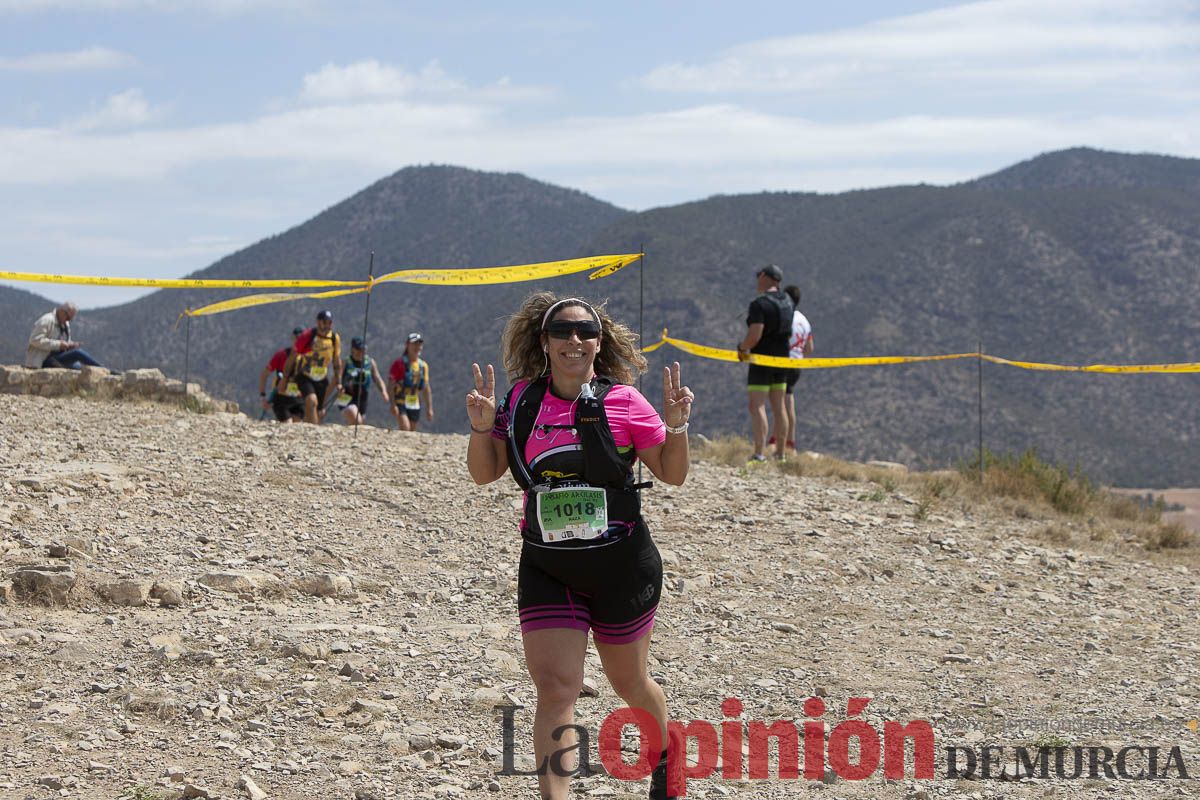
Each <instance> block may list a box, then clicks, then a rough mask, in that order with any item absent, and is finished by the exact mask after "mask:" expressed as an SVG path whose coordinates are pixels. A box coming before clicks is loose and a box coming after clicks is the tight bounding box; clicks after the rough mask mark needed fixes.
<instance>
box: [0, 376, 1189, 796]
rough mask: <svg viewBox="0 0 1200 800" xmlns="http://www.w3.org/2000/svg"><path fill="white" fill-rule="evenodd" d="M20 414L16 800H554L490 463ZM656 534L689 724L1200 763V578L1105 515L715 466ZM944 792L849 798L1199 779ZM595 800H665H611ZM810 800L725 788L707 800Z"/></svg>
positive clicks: (141, 416)
mask: <svg viewBox="0 0 1200 800" xmlns="http://www.w3.org/2000/svg"><path fill="white" fill-rule="evenodd" d="M0 413H2V414H3V415H4V417H5V419H6V420H8V423H7V424H6V425H5V426H3V428H0V486H3V494H2V496H0V600H3V602H2V603H0V796H2V797H6V798H7V797H12V798H27V797H30V798H39V797H50V796H59V797H76V798H95V797H106V798H107V797H123V798H138V800H149V798H179V797H222V798H245V797H255V798H262V797H264V796H265V797H267V798H272V799H274V800H308V799H309V798H316V797H320V798H352V797H353V798H385V797H404V798H437V797H527V796H533V791H534V789H533V783H532V780H531V779H530V778H527V777H509V776H503V775H498V772H499V770H500V758H501V756H502V752H501V745H502V739H501V725H500V722H499V721H498V719H497V718H496V717H495V712H494V711H493V709H494V707H495V706H497V705H510V704H516V705H523V706H526V707H525V708H523V709H520V710H518V711H517V712H515V714H516V716H515V720H516V741H517V743H518V751H517V754H518V756H519V758H518V759H517V766H518V767H527V766H529V758H528V754H529V748H528V742H529V737H530V735H531V734H530V730H531V724H532V713H531V711H530V708H529V705H530V704H531V702H532V700H533V695H532V691H531V685H530V683H529V680H528V678H527V677H526V676H525V674H524V665H523V659H522V653H521V648H520V639H519V633H518V627H517V618H516V613H515V598H514V591H515V584H514V579H515V575H516V569H517V561H518V555H519V546H518V538H517V534H516V531H515V528H514V526H515V523H516V518H517V513H516V511H515V509H514V505H515V500H516V496H517V493H516V491H515V490H514V487H513V486H512V485H511V483H510V482H509V481H508V480H507V479H504V480H501V481H499V482H497V483H496V484H493V485H490V486H487V487H482V488H481V487H476V486H474V485H473V484H472V483H471V482H470V481H469V479H468V478H467V476H466V473H465V470H464V468H463V452H464V448H465V446H466V440H465V438H463V437H461V436H441V435H429V434H415V435H402V434H399V433H397V432H388V431H385V430H381V429H376V428H363V429H361V430H360V431H359V432H358V436H357V438H355V436H354V433H353V431H351V430H350V429H347V428H344V427H341V426H332V425H330V426H324V427H321V428H315V429H314V428H310V427H306V426H276V425H258V424H255V423H253V422H251V421H249V420H248V419H247V418H246V417H244V416H240V415H233V414H224V413H218V414H212V415H188V414H183V413H182V412H181V411H180V410H179V409H177V408H175V407H171V406H163V405H158V404H138V403H105V402H83V401H80V400H73V399H38V398H29V397H19V396H6V395H0ZM453 413H454V412H453V411H448V412H447V414H448V415H450V414H453ZM646 507H647V513H648V518H649V520H650V524H651V527H652V529H653V531H654V536H655V538H656V540H657V541H658V543H659V547H660V548H661V551H662V555H663V561H664V564H665V567H666V576H667V577H666V591H665V594H664V599H663V602H662V605H661V608H660V611H659V617H658V620H659V621H658V624H657V625H656V628H655V633H654V645H653V660H652V662H651V672H652V674H653V676H654V677H655V679H656V680H658V681H659V682H660V683H662V684H663V686H664V687H665V689H666V691H667V694H668V697H669V699H670V707H671V710H672V712H673V714H674V715H675V716H676V717H683V718H688V719H691V718H696V719H704V720H710V721H713V722H720V721H721V720H723V719H724V717H723V716H722V715H721V702H722V701H723V700H724V699H725V698H727V697H737V698H739V699H741V700H742V701H743V703H744V704H745V718H746V719H757V720H766V721H774V720H778V719H789V718H792V719H796V720H803V719H804V715H803V710H802V704H803V701H804V699H805V698H807V697H809V696H811V695H814V694H816V695H820V696H823V697H824V698H825V700H826V702H827V704H828V706H829V709H830V710H829V712H828V713H827V714H826V716H825V719H826V720H827V721H828V722H829V724H830V725H831V726H834V725H837V724H838V723H839V722H840V721H841V720H842V719H844V709H845V706H846V702H847V698H849V697H852V696H854V697H870V698H871V702H870V705H869V707H868V709H867V711H866V712H865V718H866V719H867V721H868V722H870V723H871V724H872V725H874V726H875V727H876V728H879V727H880V726H881V725H882V721H883V720H888V719H890V720H900V721H908V720H914V719H927V720H930V721H931V722H932V723H933V725H934V729H935V732H936V736H937V746H938V750H939V753H941V752H942V750H943V748H944V747H946V746H949V745H958V746H963V747H976V748H978V747H979V746H980V745H981V744H982V743H997V744H1004V745H1006V746H1013V745H1017V744H1025V743H1029V742H1031V741H1035V740H1040V741H1043V742H1045V741H1061V742H1064V743H1066V744H1069V745H1072V746H1073V745H1107V746H1110V747H1112V748H1114V749H1115V748H1118V747H1120V746H1122V745H1123V744H1125V743H1156V744H1159V745H1161V746H1163V748H1164V751H1163V756H1162V758H1163V759H1165V757H1166V755H1165V754H1166V749H1167V748H1169V747H1170V746H1173V745H1179V746H1180V747H1181V748H1182V750H1181V753H1182V754H1183V755H1184V757H1185V758H1186V759H1187V764H1188V766H1189V768H1191V767H1196V768H1200V762H1198V761H1197V759H1198V758H1200V739H1197V735H1196V734H1195V733H1194V732H1192V731H1191V730H1190V729H1189V728H1188V727H1186V724H1185V723H1186V722H1187V720H1189V719H1191V718H1193V717H1195V716H1196V708H1197V706H1198V704H1200V659H1198V658H1197V655H1198V653H1197V644H1196V642H1197V641H1200V623H1198V622H1197V620H1200V580H1198V578H1197V575H1196V573H1195V571H1194V569H1195V559H1194V558H1193V559H1192V560H1191V561H1190V562H1188V563H1191V564H1192V565H1193V566H1192V567H1191V568H1189V567H1187V566H1183V564H1182V563H1181V562H1179V561H1178V559H1177V558H1176V559H1175V561H1174V562H1173V563H1167V562H1166V561H1165V560H1161V559H1158V558H1156V557H1154V556H1153V554H1150V553H1146V552H1145V551H1143V550H1141V549H1140V548H1139V547H1137V546H1136V544H1135V543H1134V542H1132V541H1127V538H1126V537H1125V536H1123V535H1121V534H1120V532H1119V531H1118V532H1117V533H1116V534H1112V535H1107V538H1105V537H1106V534H1104V532H1103V531H1102V530H1100V529H1099V528H1096V527H1095V525H1096V521H1095V520H1090V521H1089V520H1083V519H1079V520H1071V519H1060V518H1057V517H1052V516H1050V515H1048V514H1047V513H1046V512H1043V511H1040V510H1038V509H1037V508H1032V507H1027V506H1023V505H1019V504H1008V505H1003V504H998V505H995V506H994V507H993V506H978V507H977V506H970V505H965V504H962V503H958V502H954V501H952V500H946V501H944V502H939V503H934V504H930V503H929V502H927V500H925V499H919V498H914V497H910V496H906V495H905V493H904V491H903V490H900V489H897V488H896V484H894V483H891V482H889V481H887V480H884V481H882V482H880V483H869V484H863V483H847V482H844V481H839V480H836V479H832V478H803V477H802V478H797V477H794V476H791V475H788V474H785V473H783V472H780V471H778V470H776V469H775V468H774V467H773V466H768V467H765V468H763V470H762V471H760V472H753V473H747V472H745V471H741V470H736V469H731V468H728V467H721V466H716V465H713V464H707V463H697V464H695V465H694V466H693V473H692V475H691V477H690V478H689V480H688V482H687V484H686V485H685V486H684V487H682V488H670V487H665V486H655V487H654V488H653V489H651V490H650V491H649V492H648V494H647V496H646ZM587 677H588V680H589V681H590V684H591V685H592V686H594V687H595V693H594V695H595V696H587V697H584V698H582V699H581V700H580V704H579V713H580V720H579V721H580V723H581V724H583V725H585V726H586V727H587V728H588V729H589V730H590V731H592V732H593V740H592V742H593V744H592V752H593V755H592V758H591V761H592V763H593V764H594V763H596V762H597V760H598V759H597V757H596V756H595V738H594V733H595V731H596V729H597V727H598V725H599V724H600V722H601V720H602V719H603V717H604V715H605V714H607V713H608V712H609V711H610V710H612V709H613V708H614V707H615V706H616V704H617V703H616V700H615V698H614V695H613V693H612V691H611V690H610V689H609V687H608V686H607V684H606V683H605V681H604V677H603V674H602V672H601V669H600V665H599V661H598V659H597V657H596V656H595V654H594V652H593V653H591V654H589V656H588V659H587ZM1009 752H1010V753H1011V751H1009ZM1139 763H1141V762H1139ZM943 766H944V765H943V764H942V763H941V756H940V755H939V764H938V768H937V772H938V775H939V777H938V779H936V780H934V781H919V782H918V781H912V780H905V781H902V782H897V783H884V782H883V781H882V779H881V778H880V777H878V776H876V777H874V778H872V779H870V780H868V781H865V782H861V783H859V782H848V781H838V782H836V784H835V785H834V786H830V787H820V788H823V789H824V790H825V791H823V792H821V793H822V794H825V795H828V796H829V797H831V798H832V797H839V798H863V799H864V800H865V799H866V798H872V800H874V799H875V798H897V799H899V798H904V800H911V798H914V797H922V796H923V797H933V796H951V795H954V796H958V795H960V794H966V795H974V796H978V797H988V798H1002V797H1003V798H1008V797H1013V798H1018V797H1019V798H1033V797H1042V796H1044V793H1045V792H1046V791H1053V793H1054V796H1055V797H1061V798H1072V799H1074V798H1085V797H1087V798H1090V797H1095V796H1097V795H1096V792H1097V791H1101V789H1103V788H1105V787H1115V788H1116V790H1117V793H1118V794H1119V796H1121V797H1128V798H1149V797H1167V796H1172V797H1175V796H1184V795H1185V794H1186V793H1182V794H1181V793H1180V792H1181V791H1182V789H1183V788H1186V786H1187V785H1188V784H1182V783H1180V782H1178V781H1163V782H1153V783H1152V782H1124V781H1122V782H1120V783H1119V784H1118V783H1116V782H1104V784H1097V783H1095V782H1089V781H1081V780H1076V781H1056V782H1054V783H1053V784H1052V785H1048V784H1046V783H1045V782H1043V781H1038V782H1035V783H1032V784H1028V783H1015V782H1000V781H997V780H991V781H984V782H968V783H964V782H957V781H953V780H946V779H944V778H943V777H941V776H942V775H943V772H944V769H943ZM1143 766H1144V764H1143ZM1010 769H1011V767H1010ZM1193 774H1195V771H1193ZM578 786H579V789H580V790H581V791H582V792H583V793H584V794H585V796H590V797H618V798H636V797H644V796H645V795H644V792H645V789H644V787H641V786H633V787H631V786H630V785H628V784H625V783H622V782H620V781H617V780H615V779H612V778H609V777H606V776H603V775H601V776H596V777H591V778H588V779H586V780H580V781H579V782H578ZM251 787H253V788H251ZM1098 787H1099V788H1098ZM816 788H818V787H813V786H812V785H811V784H807V783H806V784H805V785H804V786H803V791H815V790H816ZM798 791H801V789H799V788H798V787H797V784H796V783H795V782H779V781H774V782H770V783H762V782H758V781H755V782H740V783H738V782H732V781H726V780H721V779H718V778H710V779H705V780H696V781H693V782H692V783H691V784H690V792H689V795H688V796H689V797H697V798H704V797H708V798H717V797H727V796H736V797H754V798H783V797H794V796H796V794H797V792H798ZM256 792H257V793H256ZM922 793H923V794H922ZM1103 793H1104V794H1105V795H1106V796H1107V795H1109V794H1111V792H1107V791H1105V792H1103Z"/></svg>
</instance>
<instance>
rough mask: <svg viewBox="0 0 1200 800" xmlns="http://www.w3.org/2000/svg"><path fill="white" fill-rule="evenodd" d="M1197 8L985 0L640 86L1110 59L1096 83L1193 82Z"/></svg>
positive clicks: (1044, 71)
mask: <svg viewBox="0 0 1200 800" xmlns="http://www.w3.org/2000/svg"><path fill="white" fill-rule="evenodd" d="M1198 10H1200V4H1198V3H1197V2H1195V0H1159V1H1158V2H1144V0H1055V2H1043V0H985V1H984V2H976V3H970V4H968V5H963V6H956V7H951V8H944V9H939V10H936V11H929V12H925V13H921V14H914V15H911V16H906V17H897V18H894V19H888V20H882V21H877V22H871V23H868V24H866V25H863V26H860V27H857V28H851V29H847V30H840V31H831V32H825V33H819V34H804V35H800V36H788V37H779V38H774V39H765V40H761V41H756V42H750V43H747V44H744V45H741V46H738V47H735V48H732V49H730V50H728V51H727V52H726V53H725V54H724V55H723V56H722V57H720V58H718V59H716V60H713V61H709V62H706V63H699V64H684V63H673V64H666V65H663V66H660V67H658V68H656V69H654V70H652V71H650V72H649V73H648V74H646V75H645V76H643V78H642V80H641V83H642V85H643V86H645V87H647V88H651V89H657V90H665V91H678V92H709V93H714V92H731V91H739V92H759V93H777V92H816V91H838V90H843V89H846V88H849V87H855V88H858V89H864V90H876V91H881V92H886V91H888V90H889V88H890V87H904V88H907V90H908V91H910V92H911V91H912V89H913V88H914V84H917V83H920V84H922V85H933V86H936V87H939V88H940V89H941V90H943V91H955V90H963V89H966V90H970V89H971V88H974V87H978V86H980V85H981V84H983V83H984V82H986V81H994V82H996V83H998V84H1001V85H1004V84H1011V83H1012V82H1013V81H1020V82H1021V84H1022V89H1023V90H1026V91H1028V90H1030V89H1034V90H1055V89H1058V88H1062V87H1064V86H1066V87H1071V86H1075V85H1077V84H1079V83H1081V82H1084V81H1085V80H1086V74H1085V72H1084V68H1085V67H1087V66H1090V65H1092V64H1096V63H1100V64H1103V65H1104V72H1105V74H1104V75H1103V76H1096V79H1095V80H1094V81H1093V83H1092V86H1093V87H1095V88H1106V86H1105V84H1102V83H1100V82H1099V81H1100V79H1101V78H1103V80H1106V81H1108V82H1110V84H1109V85H1110V86H1111V82H1112V81H1120V82H1124V83H1128V84H1130V85H1136V86H1148V85H1152V82H1153V81H1155V80H1160V81H1161V80H1164V79H1165V80H1167V81H1170V82H1172V83H1175V84H1184V83H1186V84H1192V83H1194V82H1195V81H1196V80H1198V79H1200V17H1198V13H1197V12H1198ZM1014 64H1020V66H1021V69H1020V71H1018V72H1016V73H1014V71H1013V70H1012V66H1013V65H1014ZM1148 69H1149V70H1153V71H1154V72H1153V73H1152V74H1147V70H1148ZM963 81H968V83H967V84H966V85H965V86H964V85H962V82H963ZM956 84H957V85H956Z"/></svg>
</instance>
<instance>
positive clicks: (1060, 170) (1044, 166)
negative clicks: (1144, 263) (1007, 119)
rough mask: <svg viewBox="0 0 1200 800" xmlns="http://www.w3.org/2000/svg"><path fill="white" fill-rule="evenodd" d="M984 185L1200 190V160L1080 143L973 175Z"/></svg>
mask: <svg viewBox="0 0 1200 800" xmlns="http://www.w3.org/2000/svg"><path fill="white" fill-rule="evenodd" d="M969 185H971V186H974V187H976V188H980V189H993V190H999V191H1012V190H1022V189H1032V190H1044V189H1086V188H1091V187H1096V188H1102V189H1144V188H1148V187H1161V188H1173V189H1183V190H1185V191H1192V192H1197V191H1200V161H1198V160H1196V159H1191V158H1176V157H1174V156H1160V155H1153V154H1149V153H1142V154H1138V155H1131V154H1129V153H1110V152H1106V151H1104V150H1093V149H1091V148H1089V147H1075V148H1072V149H1070V150H1059V151H1058V152H1054V153H1046V154H1043V155H1040V156H1037V157H1036V158H1031V159H1029V160H1028V161H1022V162H1021V163H1020V164H1015V165H1013V166H1011V167H1009V168H1007V169H1002V170H1000V171H999V172H996V173H993V174H991V175H987V176H984V177H982V178H977V179H975V180H974V181H971V182H970V184H969Z"/></svg>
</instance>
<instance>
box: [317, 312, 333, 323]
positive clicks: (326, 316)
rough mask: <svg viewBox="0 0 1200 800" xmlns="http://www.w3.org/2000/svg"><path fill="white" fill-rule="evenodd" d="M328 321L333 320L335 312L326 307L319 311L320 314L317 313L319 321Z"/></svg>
mask: <svg viewBox="0 0 1200 800" xmlns="http://www.w3.org/2000/svg"><path fill="white" fill-rule="evenodd" d="M326 321H328V322H333V312H332V311H330V310H329V309H325V310H324V311H321V312H318V314H317V322H326Z"/></svg>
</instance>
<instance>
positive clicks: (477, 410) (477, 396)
mask: <svg viewBox="0 0 1200 800" xmlns="http://www.w3.org/2000/svg"><path fill="white" fill-rule="evenodd" d="M471 370H472V371H473V372H474V373H475V388H474V389H472V390H471V391H470V392H469V393H468V394H467V419H469V420H470V422H471V427H472V428H474V429H475V430H483V429H484V428H488V429H490V428H491V427H492V426H493V425H494V424H495V423H496V372H495V370H493V369H492V365H491V364H488V365H487V376H486V377H484V374H483V372H482V371H481V370H480V369H479V365H478V364H472V365H471Z"/></svg>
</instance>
